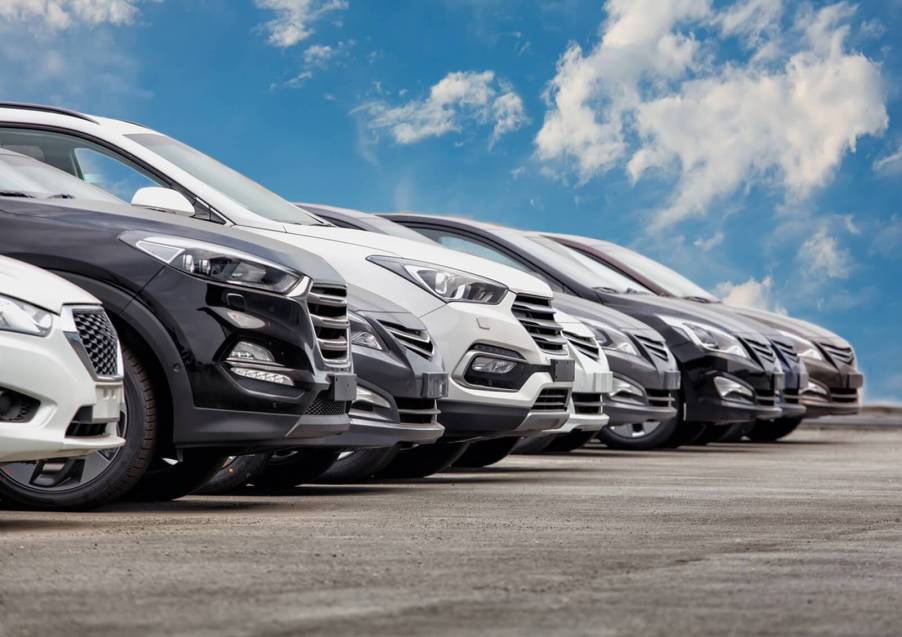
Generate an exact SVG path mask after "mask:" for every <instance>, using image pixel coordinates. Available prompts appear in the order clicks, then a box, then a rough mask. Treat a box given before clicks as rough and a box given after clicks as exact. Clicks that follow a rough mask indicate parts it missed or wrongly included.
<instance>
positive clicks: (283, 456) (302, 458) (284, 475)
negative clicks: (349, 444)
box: [253, 448, 341, 491]
mask: <svg viewBox="0 0 902 637" xmlns="http://www.w3.org/2000/svg"><path fill="white" fill-rule="evenodd" d="M340 453H341V452H340V451H339V450H337V449H314V448H310V449H290V450H284V451H276V452H274V453H273V454H272V455H271V456H270V458H269V462H268V463H267V464H266V468H265V469H264V470H263V471H262V472H260V473H259V474H257V477H256V478H254V480H253V485H254V486H255V487H257V488H258V489H262V490H264V491H278V490H279V489H290V488H291V487H296V486H298V485H300V484H304V483H308V482H313V481H314V480H316V479H317V478H319V477H320V476H321V475H323V474H324V473H325V472H326V471H327V470H328V469H329V467H331V466H332V465H333V464H335V461H336V460H338V456H339V455H340Z"/></svg>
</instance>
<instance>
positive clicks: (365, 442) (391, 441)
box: [299, 416, 445, 449]
mask: <svg viewBox="0 0 902 637" xmlns="http://www.w3.org/2000/svg"><path fill="white" fill-rule="evenodd" d="M444 432H445V428H444V427H442V425H440V424H438V423H426V424H416V425H412V424H401V423H398V422H384V421H373V420H365V419H362V418H355V417H353V416H352V418H351V426H350V427H349V428H348V430H347V431H346V432H343V433H339V434H336V435H334V436H328V437H321V438H314V439H311V440H306V441H303V444H301V445H299V446H301V447H305V448H306V447H318V448H333V449H366V448H376V447H393V446H395V445H397V444H401V445H419V444H429V443H432V442H436V441H437V440H438V439H439V438H441V437H442V434H443V433H444Z"/></svg>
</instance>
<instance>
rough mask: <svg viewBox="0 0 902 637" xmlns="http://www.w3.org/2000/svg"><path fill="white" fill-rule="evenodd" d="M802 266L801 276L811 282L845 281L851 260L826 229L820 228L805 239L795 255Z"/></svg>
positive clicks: (846, 251)
mask: <svg viewBox="0 0 902 637" xmlns="http://www.w3.org/2000/svg"><path fill="white" fill-rule="evenodd" d="M796 258H797V260H798V262H799V264H800V265H801V266H802V274H803V275H804V276H808V277H810V278H811V279H812V280H816V281H823V280H824V279H825V278H829V279H845V278H848V276H849V269H850V268H851V265H852V259H851V256H850V254H849V251H848V250H846V249H844V248H842V247H841V246H840V244H839V240H838V239H837V238H836V237H835V236H833V235H832V234H830V232H829V231H828V230H827V229H826V228H821V229H820V230H818V231H817V232H815V233H814V235H812V236H811V238H809V239H806V240H805V242H804V243H803V244H802V246H801V247H800V248H799V252H798V254H797V255H796Z"/></svg>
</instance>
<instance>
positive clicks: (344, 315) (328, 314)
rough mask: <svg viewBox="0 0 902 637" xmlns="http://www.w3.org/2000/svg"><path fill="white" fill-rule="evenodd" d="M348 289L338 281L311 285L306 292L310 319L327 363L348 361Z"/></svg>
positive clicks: (335, 363) (337, 363)
mask: <svg viewBox="0 0 902 637" xmlns="http://www.w3.org/2000/svg"><path fill="white" fill-rule="evenodd" d="M347 295H348V291H347V290H346V289H345V288H343V287H341V286H338V285H314V286H313V287H311V288H310V292H309V293H308V294H307V308H308V310H309V311H310V321H311V322H312V323H313V330H314V332H315V333H316V340H317V342H318V343H319V351H320V352H321V353H322V355H323V359H325V361H326V362H327V363H330V364H333V365H339V364H344V363H346V362H347V361H348V329H349V327H350V322H349V321H348V300H347Z"/></svg>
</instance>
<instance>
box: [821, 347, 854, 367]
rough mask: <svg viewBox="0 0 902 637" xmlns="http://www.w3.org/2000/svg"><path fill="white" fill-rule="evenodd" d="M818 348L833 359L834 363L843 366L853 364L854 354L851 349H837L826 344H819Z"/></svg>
mask: <svg viewBox="0 0 902 637" xmlns="http://www.w3.org/2000/svg"><path fill="white" fill-rule="evenodd" d="M820 346H821V348H823V350H824V351H825V352H827V355H828V356H830V358H831V359H833V362H834V363H842V364H844V365H853V364H854V363H855V352H854V351H853V350H852V348H851V347H837V346H836V345H829V344H828V343H820Z"/></svg>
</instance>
